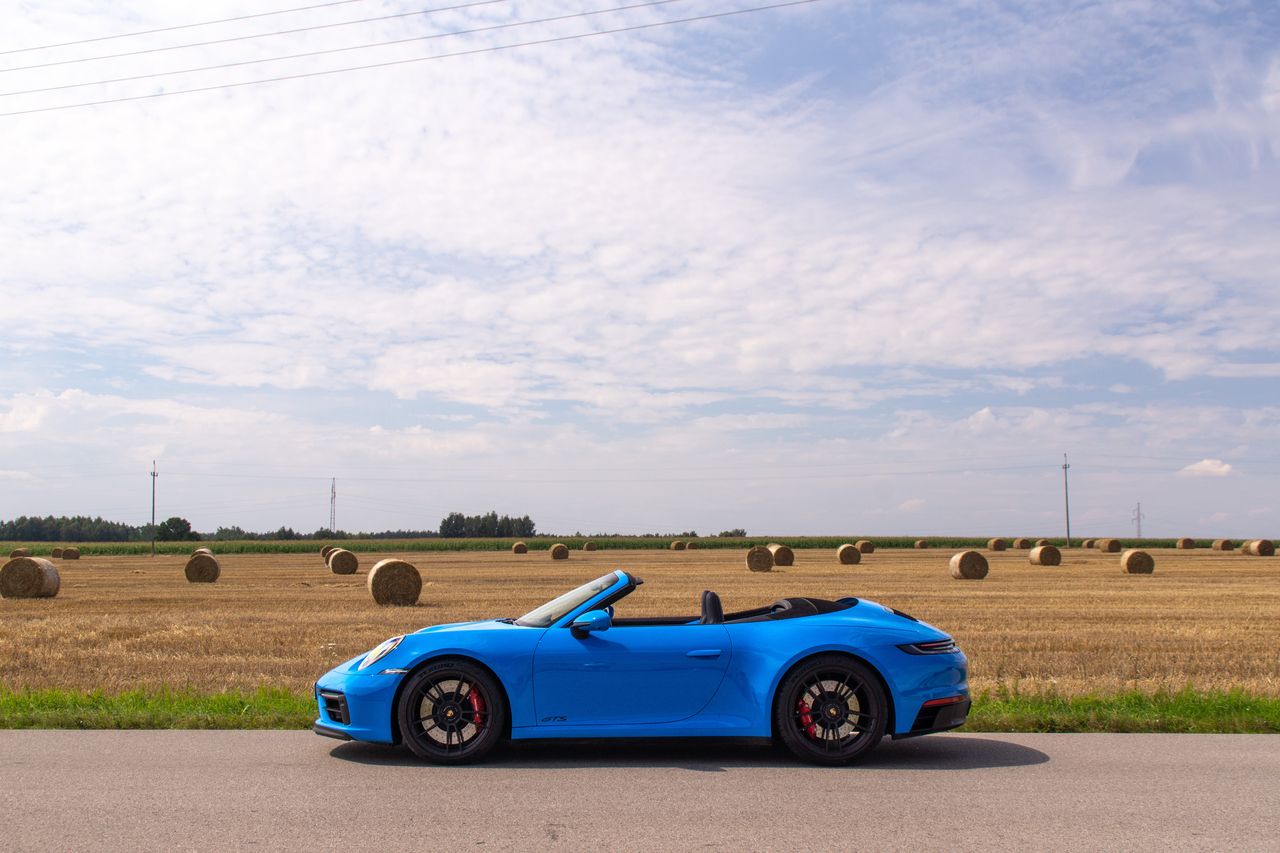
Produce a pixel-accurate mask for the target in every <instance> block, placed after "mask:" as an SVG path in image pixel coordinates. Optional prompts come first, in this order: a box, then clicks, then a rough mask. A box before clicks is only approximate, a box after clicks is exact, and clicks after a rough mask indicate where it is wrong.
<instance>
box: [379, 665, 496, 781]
mask: <svg viewBox="0 0 1280 853" xmlns="http://www.w3.org/2000/svg"><path fill="white" fill-rule="evenodd" d="M396 713H397V717H398V720H399V723H400V734H401V735H402V737H403V738H404V743H405V745H406V746H408V747H409V749H411V750H412V751H413V753H414V754H415V755H417V756H418V757H420V758H425V759H426V760H428V761H432V762H435V763H437V764H463V763H465V762H469V761H477V760H479V759H481V758H483V757H484V756H485V755H487V754H488V753H489V752H490V751H491V750H492V749H493V748H494V747H495V746H497V744H498V741H499V740H501V739H502V734H503V732H504V731H505V729H506V724H507V702H506V697H505V695H504V694H503V692H502V688H501V687H500V686H499V685H498V683H497V681H496V680H495V679H494V678H493V676H492V675H490V674H489V673H488V672H486V671H485V670H483V669H481V668H480V667H478V666H476V665H475V664H472V663H467V662H466V661H440V662H438V663H433V664H428V665H427V666H426V667H424V668H422V669H420V670H418V671H417V672H415V673H414V674H413V675H411V676H410V677H409V681H408V683H407V684H405V686H404V690H402V691H401V692H400V704H399V706H398V708H397V710H396Z"/></svg>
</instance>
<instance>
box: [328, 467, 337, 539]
mask: <svg viewBox="0 0 1280 853" xmlns="http://www.w3.org/2000/svg"><path fill="white" fill-rule="evenodd" d="M337 529H338V478H337V477H334V478H333V479H332V480H331V481H330V482H329V532H330V533H332V532H333V531H335V530H337Z"/></svg>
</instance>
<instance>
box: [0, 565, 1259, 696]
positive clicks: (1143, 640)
mask: <svg viewBox="0 0 1280 853" xmlns="http://www.w3.org/2000/svg"><path fill="white" fill-rule="evenodd" d="M1149 550H1151V553H1152V556H1153V557H1154V558H1155V563H1156V570H1155V574H1153V575H1127V574H1125V573H1124V572H1123V571H1122V570H1121V568H1120V557H1119V555H1116V554H1104V553H1099V552H1097V551H1078V550H1072V551H1068V552H1065V553H1064V556H1063V565H1062V566H1061V567H1056V568H1051V569H1045V568H1041V567H1038V566H1031V565H1028V563H1027V556H1026V553H1025V552H1010V553H1008V554H1004V553H991V552H987V553H986V554H985V556H986V558H987V559H988V561H989V562H990V565H991V571H990V574H989V575H988V576H987V577H986V579H985V580H981V581H968V582H959V581H956V580H953V579H952V577H951V575H950V573H949V571H948V565H947V562H948V560H949V559H950V557H951V551H950V550H947V549H941V548H939V549H934V550H930V551H925V552H921V551H916V550H914V549H910V550H899V549H881V550H877V551H876V555H875V559H874V561H871V562H863V563H862V564H860V565H857V566H842V565H840V563H839V562H838V561H837V560H836V559H835V556H834V555H833V554H832V553H831V550H830V549H827V548H823V549H812V550H803V551H798V552H797V555H796V556H797V559H796V565H795V566H794V567H784V568H775V569H774V570H773V571H772V572H761V573H756V572H749V571H747V570H746V568H745V567H744V566H743V562H742V561H743V552H742V551H739V550H732V549H723V550H698V551H694V552H688V551H686V552H671V551H633V552H627V553H617V552H613V553H611V552H607V551H597V552H575V553H574V554H573V555H572V557H571V558H570V559H568V560H565V561H563V562H561V561H552V560H539V561H537V562H536V563H530V562H529V560H528V558H527V557H525V558H521V557H518V556H514V555H512V554H511V553H509V552H505V551H504V552H497V551H494V552H479V553H477V552H467V553H463V552H458V553H440V552H432V553H408V554H405V553H396V554H369V555H367V556H366V557H362V561H361V562H362V564H366V565H370V566H371V565H373V564H374V563H376V562H377V561H378V560H380V559H382V558H383V557H396V558H399V559H404V560H407V561H409V562H411V563H413V564H414V565H416V566H417V567H418V569H419V571H420V572H421V574H422V584H423V585H422V594H421V598H420V599H419V603H418V604H417V605H416V606H413V607H392V608H386V607H379V606H378V605H376V604H375V603H374V602H373V600H372V598H371V597H370V595H369V591H368V589H367V585H366V584H367V570H366V569H364V568H361V570H360V573H359V574H356V575H351V576H339V575H334V574H332V573H331V572H330V571H329V570H328V569H327V568H325V567H324V566H323V565H322V564H320V563H319V561H317V560H316V559H315V557H314V555H311V554H296V555H277V554H249V555H227V556H225V557H220V558H219V562H220V563H221V569H222V571H221V576H220V577H219V578H218V582H217V583H216V584H191V583H188V582H187V580H186V578H185V577H184V574H183V566H184V564H185V562H186V558H185V557H164V556H161V557H156V558H154V559H153V558H150V557H86V558H84V559H82V560H80V562H79V563H71V564H62V565H59V567H58V571H59V573H60V574H61V578H62V589H61V591H60V592H59V594H58V597H57V598H52V599H38V600H13V599H5V600H3V601H0V687H5V688H9V689H21V688H46V687H63V688H71V689H82V690H83V689H103V690H105V691H108V692H113V691H119V690H123V689H126V688H133V687H144V688H155V687H162V686H171V687H178V688H194V689H197V690H209V691H218V690H222V689H224V688H248V689H252V688H256V687H258V686H259V685H269V686H278V687H284V688H288V689H290V690H295V691H306V690H309V689H310V687H311V684H312V682H313V681H314V679H315V678H316V677H317V676H319V675H320V674H321V673H323V672H324V671H325V670H327V669H328V668H330V667H331V666H332V665H333V664H335V663H337V662H339V661H342V660H345V659H346V658H349V657H351V656H353V655H356V654H358V653H360V652H362V651H365V650H367V649H369V648H370V647H372V646H373V645H375V644H376V643H378V642H379V641H381V640H383V639H385V638H386V637H388V636H391V635H393V634H397V633H403V632H405V631H411V630H413V629H415V628H418V627H422V626H424V625H430V624H434V623H440V622H451V621H458V620H464V619H478V618H486V617H496V616H519V615H520V614H521V613H523V612H525V611H526V610H529V609H531V608H532V607H534V606H535V605H537V604H539V603H541V602H543V601H545V600H547V599H549V598H552V597H554V596H555V595H557V594H559V593H561V592H563V591H565V590H566V589H567V588H569V587H571V586H573V585H576V584H578V583H580V582H582V581H586V580H589V579H591V578H593V577H596V576H598V575H600V574H603V573H604V572H606V571H609V570H611V569H615V568H622V569H627V570H630V571H632V572H634V573H636V574H638V575H640V576H641V577H643V578H645V580H646V581H648V583H646V585H645V586H643V587H641V588H640V589H639V590H638V591H637V592H636V593H634V594H633V595H632V596H631V597H630V598H629V599H627V600H626V601H624V602H623V605H622V606H620V607H619V612H620V614H623V615H646V614H647V615H657V614H671V615H678V614H689V615H690V616H693V615H694V614H695V613H696V612H697V610H698V600H699V594H700V593H701V592H702V590H704V589H713V590H716V591H717V592H719V593H720V595H721V598H722V599H723V601H724V607H725V610H726V611H733V610H739V609H745V608H748V607H753V606H757V605H760V604H762V603H765V602H768V601H772V600H773V599H776V598H780V597H783V596H785V595H812V596H820V597H828V598H836V597H839V596H844V595H856V596H860V597H864V598H870V599H874V600H876V601H879V602H881V603H883V604H887V605H890V606H892V607H896V608H898V609H900V610H904V611H906V612H907V613H910V614H912V615H914V616H916V617H918V618H920V619H923V620H925V621H928V622H933V623H935V624H937V625H939V626H941V627H943V628H945V629H946V630H948V631H950V632H951V633H952V634H953V635H954V636H955V637H956V638H957V640H958V641H959V642H960V644H961V645H962V647H963V648H964V650H965V651H966V652H967V653H968V654H969V657H970V660H971V664H972V671H971V679H972V686H973V688H974V689H975V691H977V692H981V691H984V690H992V689H995V688H997V687H999V686H1001V685H1006V686H1015V685H1016V686H1017V687H1018V688H1020V689H1022V690H1040V689H1049V690H1055V691H1057V692H1060V693H1065V694H1083V693H1104V694H1105V693H1113V692H1119V691H1124V690H1130V689H1138V690H1144V691H1154V690H1156V689H1159V688H1167V689H1175V690H1176V689H1180V688H1182V687H1184V686H1186V685H1188V684H1191V685H1194V686H1195V687H1198V688H1202V689H1230V688H1241V689H1244V690H1246V691H1248V692H1250V693H1254V694H1259V695H1267V696H1280V657H1278V656H1277V654H1276V649H1277V648H1280V583H1278V581H1280V559H1275V558H1272V559H1259V558H1256V557H1246V556H1242V555H1239V554H1234V553H1225V552H1212V551H1208V550H1203V549H1202V550H1197V551H1178V550H1175V549H1172V548H1170V549H1149Z"/></svg>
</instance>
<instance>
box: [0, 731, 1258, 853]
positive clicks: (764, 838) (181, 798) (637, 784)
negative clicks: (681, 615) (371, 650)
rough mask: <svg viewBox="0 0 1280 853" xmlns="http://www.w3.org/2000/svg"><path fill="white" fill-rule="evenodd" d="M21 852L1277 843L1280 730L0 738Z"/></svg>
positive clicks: (4, 807)
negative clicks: (422, 758)
mask: <svg viewBox="0 0 1280 853" xmlns="http://www.w3.org/2000/svg"><path fill="white" fill-rule="evenodd" d="M0 821H2V822H0V849H3V850H59V851H63V850H103V849H130V850H303V849H307V850H444V849H449V850H472V849H519V850H547V849H574V850H593V851H606V850H607V851H613V850H654V849H680V850H684V849H707V850H742V849H750V850H757V849H758V850H784V851H789V853H790V851H801V850H802V851H823V850H849V849H855V848H861V849H874V850H887V849H904V848H912V849H925V850H956V849H977V848H983V849H987V850H1029V849H1036V850H1046V849H1074V850H1099V849H1112V850H1169V849H1190V850H1251V851H1253V850H1280V736H1274V735H1272V736H1269V735H1111V734H1088V735H1071V734H1061V735H967V734H956V733H953V734H947V735H938V736H931V737H926V738H921V739H918V740H908V741H897V742H891V741H887V740H886V741H885V742H884V743H883V744H881V747H880V749H879V750H878V751H877V752H876V754H875V755H874V757H873V759H872V760H871V761H870V762H869V763H866V764H863V765H861V766H859V767H854V768H841V769H824V768H815V767H809V766H805V765H800V764H796V763H794V762H793V761H792V760H791V759H790V758H789V757H787V756H786V755H785V754H784V753H781V752H777V751H774V750H770V749H768V748H765V747H758V746H746V745H722V744H714V745H707V744H698V745H693V746H689V745H681V744H679V743H673V742H666V743H661V744H658V745H653V744H646V745H636V744H616V743H615V744H606V745H574V746H564V745H560V746H550V745H538V746H532V747H531V746H522V747H517V748H511V749H508V750H505V751H503V752H502V753H501V754H500V755H498V756H497V757H496V759H495V760H493V761H491V762H489V763H487V764H484V765H481V766H476V767H463V768H440V767H432V766H426V765H422V764H418V763H417V762H415V761H413V760H411V759H410V758H409V756H408V754H407V753H406V752H403V751H401V750H397V749H392V748H386V747H375V746H366V745H360V744H351V743H339V742H337V741H332V740H326V739H322V738H319V737H316V736H315V735H312V734H310V733H308V732H194V731H161V732H144V731H127V732H113V731H90V732H75V731H0Z"/></svg>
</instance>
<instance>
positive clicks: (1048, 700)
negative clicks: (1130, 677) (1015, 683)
mask: <svg viewBox="0 0 1280 853" xmlns="http://www.w3.org/2000/svg"><path fill="white" fill-rule="evenodd" d="M965 728H966V729H967V730H968V731H975V732H1199V733H1213V732H1216V733H1231V734H1269V733H1277V732H1280V698H1276V697H1270V696H1251V695H1249V694H1247V693H1244V692H1242V691H1237V690H1233V691H1230V692H1225V691H1198V690H1195V689H1193V688H1190V687H1188V688H1186V689H1184V690H1181V691H1179V692H1177V693H1155V694H1151V695H1148V694H1145V693H1136V692H1135V693H1122V694H1119V695H1115V696H1061V695H1058V694H1055V693H1031V694H1027V693H1019V692H1015V691H1007V690H1002V691H997V692H996V693H995V694H994V695H992V694H984V695H982V696H979V697H977V698H975V699H974V702H973V710H972V712H971V713H970V716H969V722H968V724H966V726H965Z"/></svg>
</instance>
